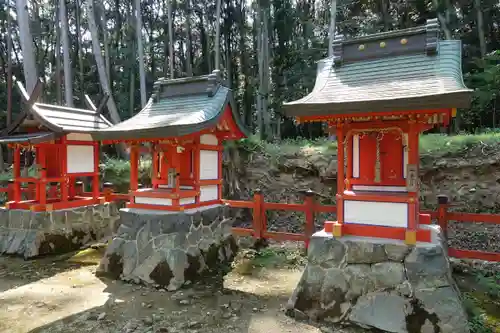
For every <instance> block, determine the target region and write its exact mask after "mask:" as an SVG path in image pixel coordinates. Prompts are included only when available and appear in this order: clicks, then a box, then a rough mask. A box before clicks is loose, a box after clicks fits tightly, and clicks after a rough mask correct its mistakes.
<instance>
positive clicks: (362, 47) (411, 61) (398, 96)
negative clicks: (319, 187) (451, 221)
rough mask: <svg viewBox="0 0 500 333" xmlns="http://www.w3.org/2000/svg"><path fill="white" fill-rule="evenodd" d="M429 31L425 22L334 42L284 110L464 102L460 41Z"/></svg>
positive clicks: (313, 112) (312, 112)
mask: <svg viewBox="0 0 500 333" xmlns="http://www.w3.org/2000/svg"><path fill="white" fill-rule="evenodd" d="M431 23H433V22H431ZM432 27H433V26H432ZM430 32H431V33H432V32H433V31H432V30H430V28H429V23H428V25H427V27H425V28H422V29H408V30H403V31H396V32H393V33H382V34H376V35H373V36H366V37H362V38H359V39H356V40H353V41H348V42H337V44H336V50H335V51H334V56H333V57H330V58H327V59H325V60H322V61H320V62H319V64H318V70H317V77H316V83H315V86H314V88H313V90H312V91H311V93H309V94H308V95H307V96H305V97H303V98H301V99H299V100H296V101H292V102H288V103H284V105H283V107H284V110H285V114H286V115H288V116H322V115H335V114H348V113H353V114H355V113H361V112H383V111H406V110H425V109H441V108H461V107H468V106H469V105H470V100H471V93H472V90H471V89H468V88H467V87H466V86H465V84H464V82H463V78H462V68H461V42H460V41H456V40H447V41H437V35H436V36H434V37H435V38H434V37H433V36H432V34H430Z"/></svg>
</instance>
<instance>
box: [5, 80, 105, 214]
mask: <svg viewBox="0 0 500 333" xmlns="http://www.w3.org/2000/svg"><path fill="white" fill-rule="evenodd" d="M42 87H43V84H42V82H41V81H40V80H38V82H37V84H36V86H35V88H34V89H33V91H32V92H31V95H29V94H28V92H27V91H26V90H25V88H24V87H23V86H22V84H20V83H19V82H18V88H19V91H20V93H21V97H22V99H23V102H24V104H25V105H24V110H23V111H22V112H21V114H20V115H19V116H18V117H17V119H15V121H14V122H13V123H12V124H11V125H10V126H9V127H8V128H6V129H4V130H3V131H2V132H1V133H0V143H4V144H8V146H9V147H11V148H13V152H14V157H13V162H14V163H13V184H12V186H13V189H12V198H11V199H10V201H8V202H7V203H6V207H7V208H8V209H21V210H32V211H52V210H60V209H68V208H76V207H82V206H88V205H92V204H97V203H102V201H103V198H101V197H100V193H101V192H100V185H99V143H98V142H97V141H94V140H93V139H92V137H91V136H90V134H89V133H90V132H92V131H97V130H100V129H105V128H108V127H110V126H111V125H112V124H111V123H110V122H109V121H108V120H107V119H106V118H105V117H104V116H103V115H102V111H103V109H104V107H105V105H106V101H107V99H108V98H107V96H105V97H104V98H103V99H102V100H101V102H100V103H99V105H98V107H95V106H94V104H92V102H91V101H90V99H89V98H88V96H86V98H87V101H86V102H87V105H88V107H89V109H79V108H70V107H63V106H58V105H52V104H45V103H40V102H38V99H39V97H40V95H41V92H42ZM23 151H24V152H25V153H30V152H34V155H35V163H36V170H35V175H32V176H30V175H27V174H21V169H22V168H21V154H22V152H23ZM83 177H91V178H92V193H90V194H88V195H84V194H83V192H82V191H81V190H80V189H77V187H76V180H77V179H81V178H83ZM22 184H29V186H31V187H32V188H33V189H34V197H33V198H23V195H22V187H21V186H22Z"/></svg>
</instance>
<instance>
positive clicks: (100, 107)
mask: <svg viewBox="0 0 500 333" xmlns="http://www.w3.org/2000/svg"><path fill="white" fill-rule="evenodd" d="M108 99H109V94H104V96H103V97H102V98H101V101H100V102H99V105H98V106H97V110H96V111H95V113H96V114H97V115H101V113H102V112H103V111H104V108H105V107H106V104H107V103H108Z"/></svg>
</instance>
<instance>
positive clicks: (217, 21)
mask: <svg viewBox="0 0 500 333" xmlns="http://www.w3.org/2000/svg"><path fill="white" fill-rule="evenodd" d="M216 1H217V5H216V12H215V43H214V44H215V45H214V49H215V69H220V11H221V9H220V7H221V1H222V0H216Z"/></svg>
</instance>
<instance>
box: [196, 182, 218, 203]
mask: <svg viewBox="0 0 500 333" xmlns="http://www.w3.org/2000/svg"><path fill="white" fill-rule="evenodd" d="M217 199H219V185H207V186H200V201H212V200H217Z"/></svg>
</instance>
